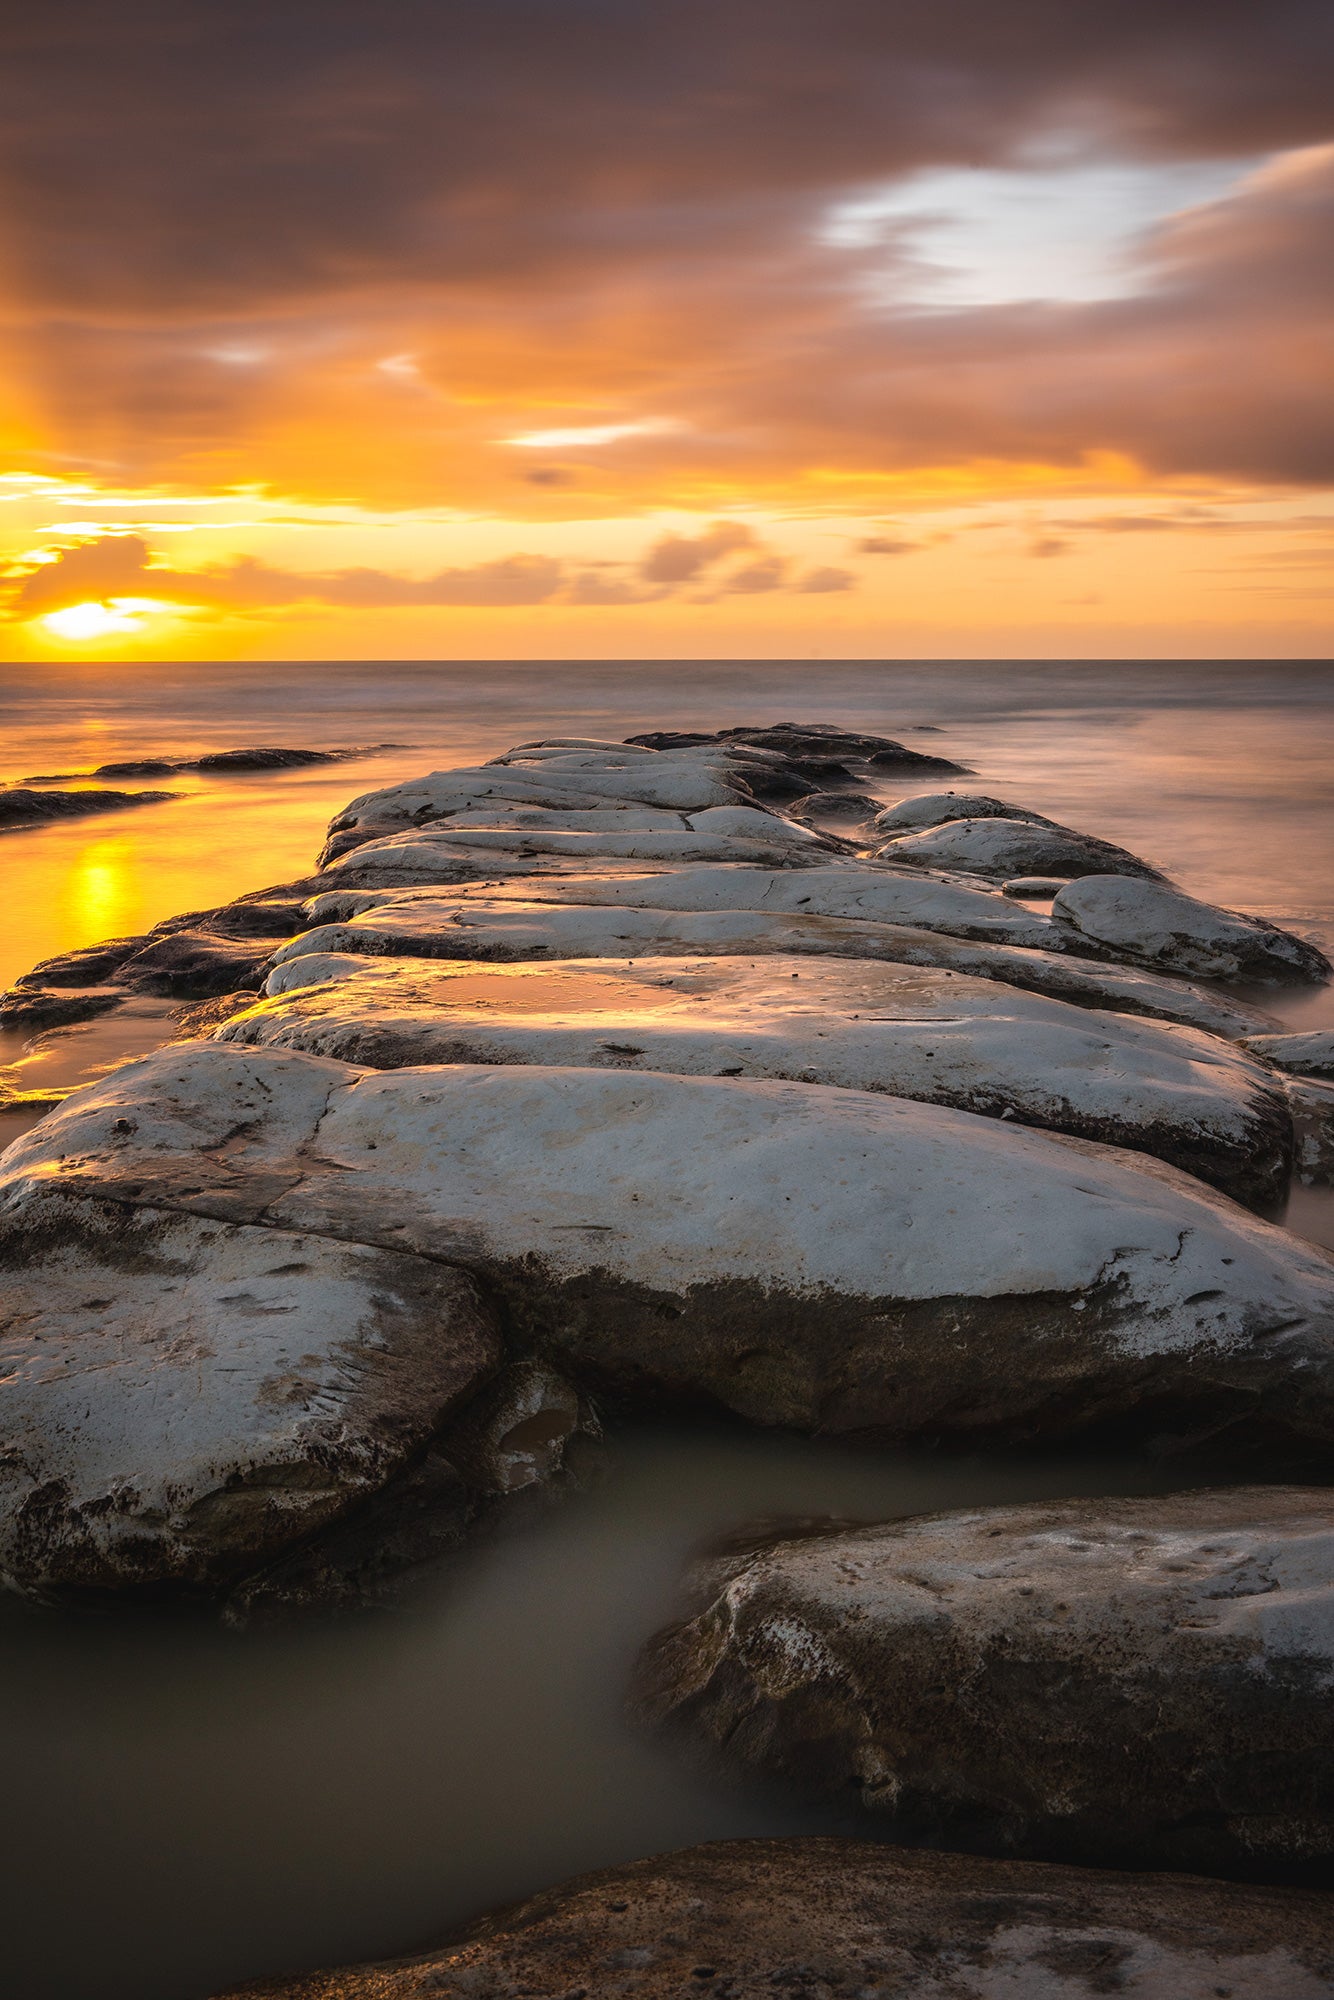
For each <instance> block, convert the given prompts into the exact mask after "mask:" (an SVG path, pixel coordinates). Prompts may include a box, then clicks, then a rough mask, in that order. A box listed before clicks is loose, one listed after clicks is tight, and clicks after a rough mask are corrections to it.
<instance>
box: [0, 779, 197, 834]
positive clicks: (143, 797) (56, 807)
mask: <svg viewBox="0 0 1334 2000" xmlns="http://www.w3.org/2000/svg"><path fill="white" fill-rule="evenodd" d="M176 797H177V794H176V793H175V792H108V791H94V790H92V789H91V788H90V789H88V790H87V791H79V792H34V791H30V790H29V789H28V788H27V787H25V786H22V785H10V786H8V787H5V788H2V789H0V829H4V828H8V827H23V826H41V825H43V824H45V822H46V821H47V820H53V819H78V818H80V817H82V816H83V815H85V814H88V813H100V812H124V811H125V810H126V808H127V807H129V806H155V805H161V803H162V802H163V800H164V799H174V798H176Z"/></svg>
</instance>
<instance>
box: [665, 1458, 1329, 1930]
mask: <svg viewBox="0 0 1334 2000" xmlns="http://www.w3.org/2000/svg"><path fill="white" fill-rule="evenodd" d="M696 1581H697V1590H698V1600H697V1601H698V1604H699V1607H700V1608H699V1610H698V1615H697V1616H695V1617H693V1618H691V1619H689V1620H688V1621H686V1622H685V1623H683V1624H680V1625H677V1626H675V1627H673V1628H671V1629H670V1630H669V1631H667V1632H665V1633H663V1634H661V1635H659V1637H658V1639H657V1640H656V1641H654V1642H652V1643H651V1644H650V1646H649V1647H648V1649H647V1650H646V1653H645V1654H644V1656H643V1658H642V1660H641V1663H640V1668H639V1675H638V1681H637V1687H636V1698H637V1702H638V1706H639V1709H640V1712H641V1713H642V1714H643V1715H644V1716H645V1717H646V1718H649V1719H651V1720H653V1721H654V1722H657V1723H659V1724H661V1723H664V1722H668V1721H670V1722H672V1723H674V1724H676V1725H678V1726H679V1727H681V1728H683V1729H685V1730H687V1731H688V1732H689V1733H690V1734H691V1735H692V1736H693V1737H694V1738H696V1739H697V1740H698V1741H700V1742H703V1743H707V1744H710V1745H712V1746H724V1745H725V1746H726V1752H727V1756H728V1758H729V1759H730V1760H731V1761H732V1762H733V1763H734V1764H735V1765H738V1766H740V1767H742V1768H744V1769H747V1770H749V1771H751V1772H761V1773H764V1774H766V1775H768V1776H773V1777H781V1778H784V1779H787V1780H789V1781H793V1782H795V1783H796V1784H797V1785H799V1786H801V1787H802V1788H804V1789H809V1790H811V1791H817V1792H824V1793H836V1794H837V1795H838V1796H839V1797H840V1798H841V1799H846V1798H848V1796H849V1794H850V1793H851V1794H853V1795H855V1796H858V1797H859V1798H860V1801H861V1804H862V1805H863V1807H864V1808H865V1809H866V1810H867V1811H868V1812H870V1813H873V1814H877V1815H879V1816H881V1817H882V1818H883V1819H884V1820H885V1821H886V1822H887V1823H888V1824H891V1825H892V1826H893V1827H894V1828H895V1829H896V1830H898V1829H901V1830H902V1831H904V1832H906V1833H907V1834H908V1835H909V1836H911V1837H917V1838H927V1839H930V1840H932V1841H940V1842H942V1843H951V1844H957V1845H963V1846H973V1845H976V1846H979V1847H981V1848H983V1849H986V1850H992V1851H1000V1852H1004V1853H1021V1854H1026V1855H1035V1856H1047V1857H1054V1856H1057V1855H1059V1856H1061V1857H1063V1858H1066V1859H1079V1860H1082V1861H1087V1862H1093V1863H1102V1864H1105V1865H1112V1866H1144V1865H1146V1864H1150V1865H1154V1866H1163V1867H1188V1868H1200V1869H1205V1870H1210V1871H1222V1872H1224V1873H1227V1872H1239V1873H1243V1874H1245V1873H1258V1874H1261V1875H1263V1874H1265V1873H1272V1872H1273V1871H1275V1870H1278V1871H1281V1872H1283V1873H1285V1874H1288V1876H1289V1879H1291V1875H1290V1872H1289V1871H1292V1870H1295V1869H1298V1868H1302V1867H1304V1868H1305V1869H1306V1870H1307V1871H1308V1873H1309V1874H1310V1875H1312V1876H1316V1875H1319V1876H1320V1877H1321V1879H1326V1880H1327V1879H1328V1870H1329V1865H1330V1863H1331V1862H1334V1730H1332V1729H1331V1727H1330V1691H1331V1688H1334V1513H1332V1512H1331V1507H1330V1495H1329V1493H1328V1492H1327V1491H1325V1490H1323V1489H1315V1490H1310V1489H1301V1488H1282V1487H1279V1488H1265V1487H1252V1488H1244V1487H1243V1488H1229V1489H1225V1490H1222V1491H1212V1492H1210V1491H1204V1492H1193V1493H1179V1494H1174V1495H1171V1496H1167V1497H1158V1498H1153V1499H1114V1500H1073V1501H1059V1502H1054V1503H1041V1504H1037V1505H1030V1506H1024V1507H1014V1508H999V1507H993V1508H982V1509H977V1510H973V1511H970V1512H967V1513H956V1514H940V1515H934V1516H926V1517H922V1518H918V1519H913V1520H906V1521H896V1522H888V1523H884V1524H882V1525H877V1526H872V1527H864V1528H853V1529H845V1530H841V1531H836V1532H834V1533H832V1534H828V1535H819V1534H816V1535H813V1536H810V1535H808V1536H804V1537H801V1538H799V1539H796V1540H786V1541H785V1540H782V1539H776V1540H773V1541H770V1542H767V1543H765V1544H763V1545H761V1546H760V1547H759V1548H758V1549H756V1550H754V1551H753V1552H750V1553H737V1554H732V1555H730V1556H724V1557H722V1558H720V1559H718V1560H715V1561H713V1562H711V1563H710V1562H706V1563H704V1564H703V1565H702V1566H701V1570H700V1573H699V1575H698V1577H697V1580H696ZM1331 1938H1332V1939H1334V1927H1332V1929H1331Z"/></svg>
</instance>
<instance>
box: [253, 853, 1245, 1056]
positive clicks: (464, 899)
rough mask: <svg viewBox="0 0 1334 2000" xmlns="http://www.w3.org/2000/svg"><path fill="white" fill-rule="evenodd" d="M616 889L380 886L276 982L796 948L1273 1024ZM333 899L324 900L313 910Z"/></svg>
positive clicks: (942, 944)
mask: <svg viewBox="0 0 1334 2000" xmlns="http://www.w3.org/2000/svg"><path fill="white" fill-rule="evenodd" d="M810 872H811V873H812V874H813V873H815V872H816V871H814V870H812V871H810ZM640 879H641V880H642V879H643V878H640ZM655 879H660V880H661V881H662V882H663V884H664V892H663V893H664V894H667V893H670V890H671V886H672V878H671V876H670V875H666V874H664V876H662V877H661V878H655ZM617 886H618V884H617V883H616V881H614V880H613V879H612V878H610V877H606V878H599V879H598V880H597V882H596V886H595V893H596V894H597V895H598V896H599V897H605V898H607V900H606V901H605V902H598V903H595V904H591V905H585V904H583V903H580V902H577V901H574V902H571V903H568V904H567V903H565V902H563V901H555V900H553V901H551V902H545V901H543V902H537V901H532V900H521V899H520V898H521V897H523V896H524V893H525V892H524V890H523V888H522V887H521V885H517V884H516V885H515V887H516V889H517V890H518V894H517V895H516V897H515V899H514V900H513V901H509V900H505V899H504V896H503V885H500V887H499V890H498V892H493V893H492V894H488V893H487V892H485V891H484V892H482V896H478V897H473V896H470V895H469V894H468V892H467V891H466V890H460V891H459V892H458V894H457V895H456V896H454V897H447V896H444V895H439V896H437V895H433V894H430V893H427V892H417V893H414V894H411V895H406V896H403V897H402V898H401V899H399V898H394V897H390V896H386V895H384V894H383V893H380V892H376V893H373V894H372V895H371V896H370V899H369V901H370V907H369V908H361V909H358V910H356V911H355V912H354V913H353V914H352V915H351V916H350V917H349V918H348V920H347V921H346V922H343V923H318V922H317V923H316V925H315V927H314V928H313V929H311V930H309V931H305V932H303V933H302V935H301V936H299V937H296V938H293V939H292V940H291V942H290V943H289V944H285V945H282V946H280V947H279V949H278V950H277V951H276V952H275V953H274V955H273V964H274V967H275V972H276V974H277V975H278V977H277V978H275V973H270V975H269V977H268V979H267V981H266V991H268V992H270V993H272V992H277V991H282V990H288V989H289V983H290V981H291V979H292V977H293V975H292V974H291V972H290V968H291V967H292V965H293V962H294V961H296V960H298V959H304V958H309V957H312V956H316V957H320V958H327V957H328V956H329V955H330V954H333V955H345V954H349V953H358V954H364V955H367V956H373V957H374V956H379V957H386V956H387V957H404V956H409V957H422V958H453V959H473V960H482V961H490V962H517V961H521V960H539V959H549V958H635V959H638V958H648V957H670V958H680V957H682V956H690V955H693V954H696V953H701V952H707V953H709V954H710V955H716V956H721V957H730V958H737V957H749V956H754V955H765V956H767V955H770V954H773V953H775V952H781V953H794V952H795V953H799V954H801V955H802V956H809V957H834V958H861V959H883V960H887V961H890V962H892V963H896V964H902V965H922V966H938V967H941V968H942V969H945V970H950V971H955V972H962V973H967V974H971V975H973V976H974V977H977V978H979V979H1001V980H1004V981H1005V982H1006V983H1007V984H1009V985H1012V986H1018V987H1021V988H1024V989H1025V990H1029V991H1033V992H1037V993H1049V994H1051V995H1052V996H1053V997H1055V998H1057V999H1062V1000H1068V1001H1071V1002H1072V1003H1073V1004H1074V1005H1076V1006H1087V1007H1096V1008H1105V1007H1114V1008H1118V1009H1121V1010H1123V1011H1124V1012H1126V1013H1133V1014H1145V1015H1149V1016H1151V1017H1153V1018H1155V1019H1159V1020H1166V1021H1182V1022H1184V1023H1186V1024H1187V1025H1189V1026H1192V1027H1200V1028H1204V1029H1205V1030H1206V1031H1208V1032H1209V1033H1211V1034H1221V1035H1233V1036H1235V1035H1241V1034H1245V1033H1248V1032H1250V1031H1253V1030H1254V1029H1256V1028H1257V1027H1263V1026H1266V1025H1268V1023H1267V1021H1266V1018H1265V1016H1263V1015H1260V1014H1257V1013H1256V1012H1255V1011H1254V1010H1253V1009H1251V1008H1248V1007H1246V1006H1245V1005H1243V1004H1242V1003H1241V1002H1238V1001H1233V1000H1229V999H1225V998H1222V997H1215V996H1214V995H1212V994H1209V993H1205V992H1202V991H1200V990H1199V989H1198V988H1194V987H1191V986H1188V985H1187V984H1185V982H1183V981H1177V980H1171V979H1165V978H1154V977H1153V976H1152V975H1150V974H1147V973H1143V972H1134V971H1123V970H1121V969H1120V968H1119V967H1114V966H1097V967H1094V966H1090V965H1084V964H1081V963H1079V962H1078V961H1076V960H1072V959H1065V958H1061V957H1059V956H1058V955H1057V954H1056V953H1055V952H1049V951H1033V950H1027V949H1021V948H1016V947H1014V946H1012V945H1006V944H973V943H969V942H968V941H967V940H965V939H961V938H955V937H948V936H943V935H941V934H940V933H938V932H934V931H929V930H919V929H914V928H911V927H910V926H908V925H906V924H879V923H872V922H869V921H866V920H862V919H858V918H838V917H825V916H813V915H807V914H804V913H801V912H794V913H792V914H786V913H782V912H774V913H772V914H771V913H770V912H769V911H768V910H767V909H765V910H746V909H742V910H733V909H726V908H724V909H712V910H703V911H692V910H671V909H667V910H664V909H655V908H651V907H650V908H641V907H639V906H637V905H634V906H631V907H625V906H623V905H620V904H618V903H616V902H614V901H612V900H611V894H612V892H613V891H614V890H615V889H616V888H617ZM582 887H583V884H582V883H569V884H567V883H561V882H557V881H551V880H546V881H544V882H543V883H541V884H529V885H528V890H527V893H528V895H531V896H534V897H535V896H536V895H537V894H538V893H539V892H540V893H541V894H543V895H544V896H545V895H547V894H550V895H551V896H552V897H553V898H554V897H557V896H563V895H565V894H566V893H570V892H573V894H574V895H575V896H577V895H578V892H579V889H580V888H582ZM483 897H485V898H486V899H485V900H483ZM351 900H352V898H351V897H348V898H344V897H343V896H341V895H339V896H338V898H337V901H336V902H335V903H334V904H333V907H334V908H339V909H345V908H347V907H348V905H349V902H350V901H351ZM756 900H759V899H758V897H757V898H756ZM766 901H767V898H766ZM328 907H330V906H329V905H328V904H326V903H325V902H324V899H323V898H319V899H317V901H316V903H315V905H314V906H313V909H312V914H319V913H320V912H321V911H322V910H323V909H326V908H328ZM309 976H310V975H309V974H306V975H303V974H299V973H298V974H296V975H295V978H296V980H297V982H298V983H301V984H304V983H306V979H307V978H308V977H309Z"/></svg>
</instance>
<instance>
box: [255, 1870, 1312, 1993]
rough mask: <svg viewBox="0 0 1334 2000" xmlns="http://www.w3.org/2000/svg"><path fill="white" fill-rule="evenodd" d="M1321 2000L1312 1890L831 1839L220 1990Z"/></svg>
mask: <svg viewBox="0 0 1334 2000" xmlns="http://www.w3.org/2000/svg"><path fill="white" fill-rule="evenodd" d="M441 1993H443V1994H449V1995H464V1994H467V1995H468V1996H469V2000H514V1996H517V1995H524V1996H526V2000H574V1996H575V1995H582V1996H586V2000H678V1996H679V1995H681V1994H685V1993H700V1994H706V1995H717V1996H724V1995H725V1996H727V2000H774V1995H776V1994H792V1995H801V1996H803V2000H805V1996H809V2000H872V1996H883V2000H891V1996H892V2000H1095V1996H1105V1995H1108V1994H1115V1995H1118V1996H1123V2000H1206V1996H1209V2000H1212V1996H1214V1995H1223V1996H1227V1995H1235V1996H1236V2000H1243V1996H1244V2000H1330V1996H1331V1995H1332V1994H1334V1933H1332V1932H1331V1925H1330V1915H1329V1905H1328V1902H1327V1899H1326V1898H1324V1897H1322V1896H1320V1895H1318V1894H1316V1893H1315V1892H1313V1891H1311V1890H1301V1889H1288V1890H1283V1889H1266V1888H1257V1887H1251V1886H1247V1885H1241V1884H1236V1883H1221V1882H1207V1881H1203V1880H1201V1879H1200V1878H1199V1877H1197V1876H1184V1875H1112V1874H1103V1873H1100V1872H1097V1871H1094V1870H1092V1869H1081V1868H1056V1867H1043V1866H1041V1865H1039V1864H1035V1863H1033V1862H1023V1861H979V1860H975V1859H973V1858H972V1857H965V1856H963V1855H958V1854H914V1853H911V1852H906V1851H904V1850H902V1849H896V1848H892V1847H884V1846H879V1845H873V1844H871V1843H870V1842H862V1841H854V1840H833V1839H824V1840H819V1839H814V1840H812V1839H805V1840H801V1839H796V1840H732V1841H719V1842H717V1843H714V1844H712V1845H710V1846H706V1847H694V1848H687V1849H686V1850H685V1851H684V1852H681V1853H677V1854H662V1855H656V1856H654V1857H653V1858H652V1859H650V1860H647V1861H633V1862H630V1863H628V1864H626V1865H623V1866H621V1867H617V1868H607V1869H603V1870H601V1871H600V1872H599V1873H597V1874H595V1875H584V1876H580V1877H579V1878H578V1879H577V1880H575V1881H573V1882H566V1883H563V1884H562V1885H561V1886H560V1887H559V1888H556V1889H549V1890H547V1891H546V1892H545V1893H543V1894H542V1895H539V1896H534V1897H531V1898H530V1899H529V1900H528V1901H527V1902H524V1903H519V1904H515V1905H512V1906H511V1907H510V1908H508V1909H504V1910H500V1911H497V1912H496V1913H495V1914H494V1915H492V1916H489V1917H486V1918H484V1919H483V1920H482V1921H481V1922H480V1923H478V1924H475V1925H473V1926H472V1927H471V1928H470V1929H469V1930H467V1931H465V1932H463V1933H462V1935H460V1936H456V1937H455V1938H454V1939H453V1940H452V1941H451V1942H447V1943H443V1944H440V1945H438V1946H436V1947H435V1948H434V1949H433V1950H431V1951H428V1952H424V1953H422V1954H420V1955H419V1956H417V1957H414V1958H402V1959H394V1960H389V1961H384V1962H381V1963H379V1964H375V1965H360V1966H347V1967H344V1968H342V1969H341V1970H339V1971H334V1972H316V1973H308V1974H305V1975H297V1976H295V1977H289V1978H285V1979H279V1980H276V1981H275V1980H264V1981H261V1982H259V1983H257V1984H255V1985H251V1986H247V1987H246V1988H244V1993H243V1994H242V1993H241V1992H237V1993H235V1994H233V1995H232V1996H231V2000H425V1996H426V1995H428V1994H441Z"/></svg>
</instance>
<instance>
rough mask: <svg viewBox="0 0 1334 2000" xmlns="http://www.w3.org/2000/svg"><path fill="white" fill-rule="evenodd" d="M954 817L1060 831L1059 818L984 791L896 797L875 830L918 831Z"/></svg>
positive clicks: (894, 831)
mask: <svg viewBox="0 0 1334 2000" xmlns="http://www.w3.org/2000/svg"><path fill="white" fill-rule="evenodd" d="M956 819H1017V820H1022V821H1023V823H1024V824H1025V825H1026V826H1046V827H1051V828H1052V829H1053V830H1054V831H1056V832H1060V833H1064V832H1066V831H1068V829H1067V828H1065V827H1063V826H1061V825H1060V823H1059V821H1057V820H1054V819H1047V818H1046V817H1045V816H1044V815H1043V814H1042V813H1037V812H1029V811H1028V810H1027V808H1026V807H1024V806H1012V805H1008V804H1007V803H1006V801H1005V800H1004V799H993V798H990V797H989V796H988V795H987V794H986V793H985V792H919V793H918V794H917V795H916V797H915V798H911V799H900V800H899V802H898V804H897V805H895V806H888V807H886V809H885V810H884V812H882V813H879V814H878V815H877V817H876V822H875V824H876V830H877V832H879V833H885V834H900V833H922V832H924V831H925V830H926V829H927V828H928V827H933V826H945V825H947V824H948V823H949V821H951V820H956Z"/></svg>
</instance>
